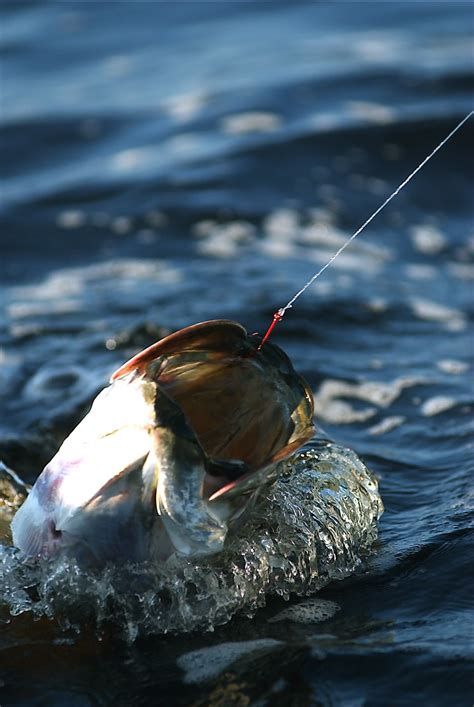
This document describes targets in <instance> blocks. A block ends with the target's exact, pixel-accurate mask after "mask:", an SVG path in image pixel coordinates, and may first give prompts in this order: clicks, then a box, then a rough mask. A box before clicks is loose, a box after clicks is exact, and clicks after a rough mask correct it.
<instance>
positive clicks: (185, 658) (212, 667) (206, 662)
mask: <svg viewBox="0 0 474 707" xmlns="http://www.w3.org/2000/svg"><path fill="white" fill-rule="evenodd" d="M283 645H284V644H283V642H282V641H277V640H275V639H273V638H260V639H257V640H255V641H235V642H234V641H232V642H229V643H219V644H217V645H215V646H210V647H209V648H199V649H198V650H195V651H190V652H189V653H184V654H183V655H182V656H180V657H179V658H178V660H177V663H178V666H179V667H180V668H182V669H183V670H184V671H185V675H184V678H183V682H185V683H187V684H194V683H201V682H205V681H206V680H210V679H212V678H215V677H217V676H218V675H220V674H221V673H222V672H223V671H224V670H226V668H229V667H230V666H231V665H232V664H233V663H235V662H236V661H237V660H238V659H239V658H242V657H243V656H254V655H257V654H258V655H261V654H262V653H270V652H272V651H273V650H275V648H280V647H281V646H283Z"/></svg>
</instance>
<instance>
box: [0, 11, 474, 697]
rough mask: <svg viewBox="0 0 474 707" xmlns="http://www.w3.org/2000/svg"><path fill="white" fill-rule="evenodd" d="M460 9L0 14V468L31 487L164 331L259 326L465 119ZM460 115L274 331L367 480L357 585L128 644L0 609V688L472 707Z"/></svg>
mask: <svg viewBox="0 0 474 707" xmlns="http://www.w3.org/2000/svg"><path fill="white" fill-rule="evenodd" d="M472 25H473V16H472V7H471V6H470V5H469V4H467V3H456V2H449V3H448V2H423V3H379V4H375V3H322V4H314V3H304V2H296V3H291V4H283V3H278V2H274V3H273V2H266V3H256V4H248V3H238V4H237V3H235V4H234V3H231V4H228V3H226V4H225V5H224V4H223V3H210V4H207V3H176V4H171V3H128V2H123V3H117V4H114V6H113V7H112V6H111V4H110V3H106V2H95V3H90V2H68V3H64V2H44V3H38V2H22V3H17V2H13V1H12V2H3V3H2V32H1V36H0V42H1V45H2V49H3V60H2V62H3V63H2V98H1V101H2V104H1V121H2V127H3V143H2V145H3V147H2V149H3V155H2V157H3V159H2V190H1V192H2V193H1V198H2V207H1V216H2V220H3V226H2V237H1V238H2V240H1V248H2V258H1V269H2V278H1V281H0V297H1V301H2V310H1V313H0V346H1V348H0V390H1V396H0V458H2V459H3V460H4V461H5V462H6V463H7V464H8V465H9V466H11V467H12V468H13V469H15V470H16V471H17V472H18V473H19V474H20V475H21V476H22V477H23V478H24V479H25V480H26V481H28V482H30V483H31V482H33V481H34V479H35V478H36V476H37V475H38V473H39V472H40V471H41V468H42V466H43V465H44V464H45V463H46V461H48V459H49V458H50V457H51V456H52V455H53V454H54V452H55V451H56V449H57V447H58V446H59V444H60V443H61V441H62V440H63V439H64V437H65V436H66V435H67V434H68V433H69V431H70V430H71V429H72V427H73V426H74V425H75V424H76V423H77V421H78V420H79V419H80V417H81V415H82V414H83V413H84V412H85V410H86V409H87V407H88V405H89V404H90V401H91V398H92V397H93V396H94V395H95V394H96V393H97V391H98V390H99V389H100V388H101V387H102V386H103V385H104V383H105V381H106V380H107V379H108V376H109V375H110V373H111V372H112V371H113V370H114V368H116V367H117V365H119V364H120V363H121V362H122V361H123V360H125V359H126V358H127V357H128V356H130V355H132V354H133V353H135V352H136V351H137V350H139V349H140V348H141V347H143V346H146V345H148V344H150V343H152V342H153V341H154V340H156V339H157V338H159V337H160V336H161V335H163V334H164V333H166V332H168V331H170V330H172V329H177V328H179V327H182V326H185V325H188V324H190V323H194V322H196V321H199V320H204V319H210V318H221V317H229V318H233V319H236V320H238V321H240V322H242V323H243V324H244V325H245V326H246V327H247V328H248V330H249V331H261V332H262V331H263V330H264V329H265V327H266V326H267V324H268V322H269V320H270V319H271V314H272V312H273V311H274V310H275V309H276V308H277V307H279V306H281V305H282V304H284V303H285V302H286V301H287V300H288V299H289V298H290V297H291V296H292V295H293V293H294V292H295V291H296V290H297V289H299V287H300V286H301V285H302V284H303V283H304V282H305V281H306V280H307V279H309V277H310V276H311V274H312V273H313V272H314V271H315V270H316V269H317V268H318V267H319V266H320V265H322V264H323V263H324V262H325V261H326V260H327V259H328V258H329V257H330V255H332V253H333V252H334V251H335V250H336V249H337V248H338V247H339V246H340V245H341V243H342V242H343V239H344V238H346V237H348V236H349V235H350V233H352V232H353V231H354V230H355V229H356V228H357V227H358V226H359V225H360V224H361V223H362V222H363V221H364V220H365V219H366V218H367V216H368V215H369V214H370V213H371V212H372V211H373V210H374V209H375V208H377V206H378V205H379V204H380V203H381V201H382V200H383V199H384V198H385V197H386V196H387V194H388V193H389V192H390V191H391V190H392V188H393V187H394V186H396V185H397V184H398V183H399V182H401V181H402V179H404V178H405V176H406V175H407V174H408V173H409V172H410V171H411V170H412V169H413V168H414V166H415V165H416V164H417V163H418V162H419V161H421V159H423V158H424V156H425V155H426V154H428V152H430V151H431V150H432V148H433V147H434V146H435V145H436V144H437V143H438V142H439V141H440V140H441V139H442V138H443V137H444V136H445V135H446V134H447V133H448V132H449V131H450V130H451V129H452V127H454V125H455V124H456V122H458V121H459V120H460V119H461V117H462V116H463V115H465V114H466V113H467V112H468V111H469V110H471V109H472ZM472 131H473V124H472V122H471V123H470V124H468V125H466V126H465V127H464V128H463V130H462V132H460V133H458V134H457V135H456V137H455V138H454V139H453V140H452V141H451V142H450V143H449V144H448V145H447V146H446V147H445V148H444V149H443V151H442V152H440V153H439V154H438V155H437V156H436V158H435V159H433V160H432V162H430V164H429V165H428V166H427V167H426V168H425V170H424V171H423V172H422V173H420V174H419V175H418V176H417V177H416V179H415V180H413V182H411V184H410V185H409V187H408V188H407V189H406V190H404V191H403V192H402V193H401V194H400V195H399V196H398V197H397V199H396V201H395V202H393V203H392V204H391V205H390V207H389V208H387V209H386V210H385V211H384V213H383V214H381V215H380V216H379V217H378V218H377V220H376V221H375V222H374V223H373V224H372V225H371V227H370V229H367V231H366V232H365V233H364V235H363V236H361V237H360V238H359V239H358V240H357V241H355V242H354V243H353V245H352V246H351V248H350V249H348V250H347V251H346V252H345V253H344V254H343V255H342V256H341V257H340V258H339V259H338V260H337V261H336V262H335V263H334V265H333V266H332V267H331V269H330V270H328V271H327V272H326V273H325V274H324V276H323V277H322V278H321V279H320V280H319V281H318V284H317V285H316V286H315V287H314V288H312V289H311V290H310V291H309V292H308V293H306V294H305V296H304V297H303V298H301V300H299V302H298V306H296V307H295V308H294V309H293V310H292V311H291V312H289V313H288V314H287V316H286V318H285V320H284V323H282V324H280V325H279V327H278V329H277V331H276V334H275V341H276V343H278V344H280V345H281V346H282V347H283V348H284V349H285V350H286V351H287V353H288V354H289V355H290V356H291V358H292V361H293V363H294V365H295V367H296V368H297V370H298V371H299V372H301V373H302V374H303V375H304V376H305V377H306V378H307V379H308V381H309V382H310V383H311V385H312V387H313V389H314V391H315V395H316V416H317V422H318V424H319V425H320V426H322V427H323V428H324V430H325V432H326V433H327V434H329V435H330V436H331V438H332V439H334V440H336V441H337V442H338V443H340V444H342V445H344V446H346V447H349V448H351V449H354V450H355V451H356V452H357V453H358V454H359V455H360V456H361V458H362V459H363V461H364V462H365V463H366V464H367V465H368V466H369V467H370V468H371V469H372V470H373V472H375V474H376V475H377V477H378V478H379V482H380V488H381V493H382V496H383V499H384V504H385V513H384V515H383V516H382V519H381V525H380V540H379V542H378V545H377V548H376V549H377V552H376V553H375V554H374V555H373V556H372V557H371V559H370V560H369V562H368V564H367V565H366V567H365V569H364V571H362V572H360V573H359V574H357V575H356V576H355V577H353V578H349V579H348V578H346V579H345V580H343V581H340V582H332V583H331V584H329V585H327V586H326V587H325V588H324V589H322V590H321V592H320V593H319V594H317V595H316V598H314V597H313V598H312V599H309V598H306V599H301V598H298V597H292V598H291V599H290V603H289V604H287V603H286V602H285V601H284V600H283V599H278V598H270V599H269V600H268V601H267V606H266V608H264V609H262V610H260V611H258V612H257V614H256V615H254V616H253V618H251V619H250V618H246V617H245V616H239V617H237V618H234V619H233V620H232V621H231V622H230V623H228V624H226V625H225V626H222V627H216V630H215V631H214V633H207V632H196V633H192V634H186V635H181V636H177V637H171V636H169V635H165V636H159V635H158V636H157V635H155V636H149V637H142V638H137V640H136V641H135V642H134V643H133V644H127V643H126V642H122V641H121V640H120V639H119V638H118V637H117V636H116V635H114V633H113V630H112V629H110V634H108V633H107V631H106V632H105V633H104V634H102V635H101V637H100V640H98V638H97V636H96V633H95V628H94V627H92V626H91V627H89V628H88V627H87V625H85V626H82V629H81V632H80V633H79V634H78V633H77V632H76V631H74V629H69V630H68V629H67V627H65V626H64V625H62V626H58V624H57V621H55V620H48V619H45V618H40V619H38V620H37V621H33V620H32V618H31V616H30V614H29V613H28V612H26V613H25V614H22V615H20V616H17V617H14V618H12V617H11V616H10V614H9V612H8V611H3V610H2V613H1V621H2V623H3V628H4V630H3V631H2V635H1V638H0V649H1V654H0V655H1V660H0V664H1V671H2V674H1V679H2V680H3V683H4V685H3V687H1V688H0V691H1V690H3V692H4V695H2V696H1V698H0V701H1V703H2V704H28V705H37V704H44V703H47V704H48V705H62V704H68V705H99V704H111V703H112V702H115V703H117V702H118V703H122V704H136V705H139V704H149V703H150V702H153V703H158V704H160V703H163V704H165V703H166V704H173V701H174V703H175V704H203V705H204V704H209V703H213V704H222V705H224V704H225V705H227V704H245V700H247V703H248V702H250V703H252V701H256V700H258V699H263V700H266V703H267V704H276V705H278V704H281V705H309V704H324V705H362V704H363V705H381V704H390V705H413V704H417V703H421V704H431V705H449V706H450V707H451V706H452V705H468V704H471V703H472V695H473V689H472V684H471V683H470V676H471V675H472V663H471V661H472V646H473V641H472V638H473V636H472V626H473V616H472V599H471V589H470V588H471V586H472V583H473V577H472V509H473V494H472V471H473V462H472V459H473V453H472V452H473V450H472V405H473V397H474V396H473V387H472V380H473V377H472V365H473V358H472V353H473V343H472V342H473V338H472V314H473V289H472V278H473V274H474V269H473V264H472V256H473V253H474V241H473V217H472V203H471V201H472V157H471V155H472ZM32 591H33V590H32ZM301 601H303V606H302V608H300V609H298V610H296V614H295V613H293V614H291V613H290V614H289V615H286V617H285V615H283V617H282V618H280V619H279V620H274V619H275V617H278V615H279V614H280V612H283V611H284V610H286V609H288V608H289V607H292V606H295V605H297V604H299V603H300V602H301ZM305 601H310V602H311V601H312V602H313V603H310V604H304V602H305ZM318 601H320V602H323V603H322V604H321V603H320V604H318V603H317V602H318ZM324 602H326V603H324ZM308 617H310V618H308ZM219 646H220V648H219ZM203 650H209V651H210V652H209V653H203V652H202V651H203ZM212 651H214V652H212ZM216 656H218V657H219V660H217V657H216ZM210 665H217V669H216V670H215V671H214V672H212V671H211V672H210V673H209V670H210V668H209V666H210ZM206 669H207V671H208V672H207V677H206ZM92 674H94V675H96V676H97V679H94V681H92V680H91V675H92ZM164 696H166V701H164V699H165V698H164ZM160 700H161V702H160Z"/></svg>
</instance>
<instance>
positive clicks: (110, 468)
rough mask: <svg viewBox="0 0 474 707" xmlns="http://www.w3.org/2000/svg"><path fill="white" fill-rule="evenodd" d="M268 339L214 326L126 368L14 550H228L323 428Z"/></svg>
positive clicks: (98, 553)
mask: <svg viewBox="0 0 474 707" xmlns="http://www.w3.org/2000/svg"><path fill="white" fill-rule="evenodd" d="M257 343H258V342H256V341H255V340H254V339H252V337H248V335H247V333H246V331H245V329H243V327H241V326H240V325H239V324H236V323H235V322H226V321H217V322H204V323H202V324H199V325H194V326H193V327H188V328H187V329H184V330H182V331H180V332H176V333H175V334H173V335H171V336H170V337H167V338H165V339H163V340H162V341H161V342H158V344H156V345H154V346H153V347H151V349H147V350H145V352H142V354H139V355H138V356H137V357H135V358H134V359H132V360H131V362H129V363H128V364H125V365H124V366H123V367H122V368H121V369H119V371H118V373H117V374H115V375H114V376H113V377H112V381H111V384H110V385H109V387H108V388H106V389H105V390H103V391H102V392H101V393H100V394H99V395H98V396H97V398H96V400H95V401H94V403H93V405H92V408H91V410H90V412H89V413H88V415H87V416H86V417H85V418H84V419H83V421H82V422H81V423H80V424H79V425H78V426H77V427H76V429H75V430H73V432H72V433H71V435H70V436H69V437H68V438H67V439H66V440H65V442H64V443H63V445H62V446H61V448H60V449H59V451H58V453H57V454H56V456H55V457H54V458H53V459H52V460H51V461H50V462H49V464H48V465H47V466H46V468H45V469H44V471H43V472H42V474H41V475H40V476H39V478H38V480H37V482H36V483H35V485H34V487H33V489H32V491H31V493H30V495H29V497H28V499H27V500H26V502H25V503H24V505H23V506H22V507H21V508H20V510H19V511H18V512H17V514H16V516H15V518H14V519H13V522H12V534H13V540H14V544H15V545H16V546H17V547H19V548H20V549H21V550H22V551H23V552H25V553H26V554H27V555H33V556H38V555H39V556H45V557H50V556H53V555H57V554H60V553H65V554H68V555H72V556H74V557H75V558H77V559H79V560H80V561H81V562H88V561H90V562H93V563H94V564H97V563H104V562H108V561H110V562H115V563H116V562H120V561H127V560H131V561H141V560H145V559H150V558H153V557H158V558H164V557H167V556H169V554H171V553H172V552H174V551H177V552H179V553H182V554H185V555H188V556H193V557H196V556H203V555H208V554H214V553H216V552H219V551H220V550H221V549H222V547H223V544H224V542H225V538H226V535H227V531H228V528H229V525H230V524H231V523H232V522H233V521H234V520H235V519H237V518H238V517H239V516H240V515H241V513H242V511H243V510H244V509H245V508H246V507H247V505H248V504H249V501H250V500H251V499H252V498H253V497H254V496H255V494H256V493H258V491H259V490H260V489H261V488H262V487H263V486H264V485H265V483H268V481H269V479H271V478H272V474H273V473H274V470H275V468H276V467H277V466H278V463H279V462H280V461H282V460H283V459H285V458H286V457H287V456H288V455H289V454H291V453H292V452H293V451H295V450H296V449H297V448H298V447H300V446H301V445H302V444H304V443H305V442H306V441H307V440H308V439H309V438H310V437H311V436H312V434H313V431H314V428H313V423H312V412H313V408H312V396H311V393H310V392H309V389H308V388H307V386H306V384H305V383H304V381H303V380H302V379H301V377H300V376H298V375H297V374H296V373H295V371H294V370H293V368H292V366H291V363H290V362H289V359H288V358H287V357H286V355H285V354H283V352H282V351H281V350H280V349H278V347H275V346H272V345H270V344H267V345H266V347H264V351H263V352H258V351H257Z"/></svg>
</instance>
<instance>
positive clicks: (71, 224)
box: [56, 210, 86, 229]
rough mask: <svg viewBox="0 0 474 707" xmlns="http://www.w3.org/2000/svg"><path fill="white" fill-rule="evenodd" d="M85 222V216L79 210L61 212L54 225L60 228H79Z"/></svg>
mask: <svg viewBox="0 0 474 707" xmlns="http://www.w3.org/2000/svg"><path fill="white" fill-rule="evenodd" d="M85 222H86V215H85V213H84V212H83V211H79V210H69V211H61V213H59V214H58V215H57V217H56V223H57V224H58V226H59V227H60V228H67V229H73V228H80V227H81V226H83V225H84V223H85Z"/></svg>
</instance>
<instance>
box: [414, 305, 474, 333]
mask: <svg viewBox="0 0 474 707" xmlns="http://www.w3.org/2000/svg"><path fill="white" fill-rule="evenodd" d="M411 306H412V310H413V313H414V314H415V315H416V316H417V317H419V319H424V320H425V321H430V322H440V323H441V324H444V325H445V327H446V329H448V330H449V331H462V330H463V329H465V327H466V319H465V317H464V315H463V313H462V312H461V311H460V310H459V309H454V308H453V307H446V305H444V304H438V303H437V302H433V301H432V300H427V299H422V298H421V297H414V298H413V299H412V300H411Z"/></svg>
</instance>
